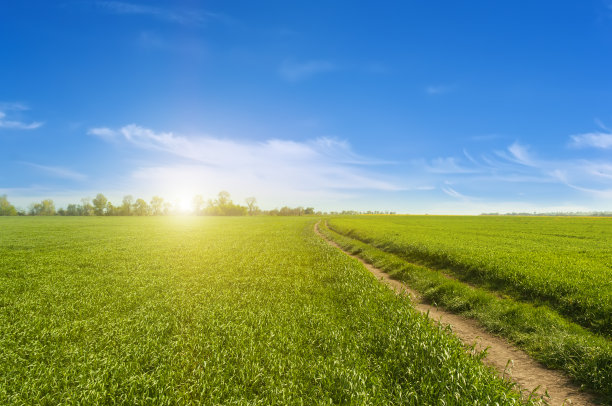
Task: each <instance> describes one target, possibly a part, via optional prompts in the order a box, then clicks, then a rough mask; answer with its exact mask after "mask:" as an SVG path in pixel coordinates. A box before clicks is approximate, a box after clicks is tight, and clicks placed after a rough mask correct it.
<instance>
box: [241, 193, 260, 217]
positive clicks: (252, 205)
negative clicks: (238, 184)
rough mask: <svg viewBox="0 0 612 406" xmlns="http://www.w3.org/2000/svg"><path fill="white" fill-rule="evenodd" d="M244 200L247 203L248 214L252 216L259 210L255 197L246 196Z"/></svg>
mask: <svg viewBox="0 0 612 406" xmlns="http://www.w3.org/2000/svg"><path fill="white" fill-rule="evenodd" d="M244 201H245V202H246V204H247V208H248V211H249V216H254V215H255V214H257V213H258V212H259V207H257V199H255V198H254V197H253V196H251V197H247V198H246V199H244Z"/></svg>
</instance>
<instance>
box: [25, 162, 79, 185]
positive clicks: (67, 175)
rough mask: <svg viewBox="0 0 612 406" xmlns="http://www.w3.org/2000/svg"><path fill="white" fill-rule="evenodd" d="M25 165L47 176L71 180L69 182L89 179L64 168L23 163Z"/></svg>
mask: <svg viewBox="0 0 612 406" xmlns="http://www.w3.org/2000/svg"><path fill="white" fill-rule="evenodd" d="M22 163H23V164H24V165H28V166H30V167H32V168H36V169H38V170H40V171H41V172H44V173H45V174H47V175H49V176H52V177H56V178H61V179H69V180H77V181H82V180H86V179H87V175H84V174H82V173H79V172H75V171H73V170H70V169H67V168H63V167H61V166H47V165H39V164H35V163H31V162H22Z"/></svg>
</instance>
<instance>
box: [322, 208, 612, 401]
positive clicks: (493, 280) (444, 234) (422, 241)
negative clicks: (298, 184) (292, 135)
mask: <svg viewBox="0 0 612 406" xmlns="http://www.w3.org/2000/svg"><path fill="white" fill-rule="evenodd" d="M328 227H329V229H328V230H327V231H326V232H327V233H328V235H329V236H330V237H331V238H333V239H335V240H336V241H337V242H339V243H341V245H342V246H343V247H345V248H347V249H349V250H351V251H353V252H355V253H357V254H359V255H360V256H361V257H363V258H364V259H366V260H367V261H368V262H371V263H374V264H375V265H376V266H378V267H380V268H382V269H384V270H385V271H387V272H388V273H390V274H392V275H393V276H394V277H395V278H397V279H400V280H404V281H405V282H407V283H408V284H409V285H411V286H412V287H413V288H415V289H417V290H419V291H421V292H422V293H423V294H424V296H425V298H427V299H428V300H429V301H430V302H433V303H436V304H438V305H441V306H442V307H445V308H447V309H450V310H452V311H455V312H457V313H462V314H465V315H466V316H469V317H473V318H476V319H477V320H479V321H480V322H481V324H483V325H484V326H485V327H486V328H488V329H489V330H491V331H494V332H496V333H499V334H501V335H503V336H506V337H507V338H509V339H510V340H512V341H514V342H515V343H517V344H518V345H519V346H521V347H523V348H524V349H526V350H527V351H528V352H529V353H530V354H532V356H534V357H535V358H537V359H539V360H540V361H542V362H543V363H544V364H546V365H548V366H550V367H552V368H557V369H562V370H565V371H566V372H567V373H568V374H569V375H571V376H572V377H574V378H575V379H576V380H577V381H579V382H581V383H582V384H583V385H584V386H586V387H590V388H592V389H594V390H595V391H596V392H598V393H600V394H603V395H605V396H606V397H608V399H612V344H611V340H610V339H611V337H612V219H611V218H560V217H484V216H483V217H458V216H457V217H445V216H359V217H337V218H332V219H330V220H329V221H328Z"/></svg>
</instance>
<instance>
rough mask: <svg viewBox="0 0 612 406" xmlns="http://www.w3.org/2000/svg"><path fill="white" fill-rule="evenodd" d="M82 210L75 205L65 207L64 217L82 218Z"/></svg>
mask: <svg viewBox="0 0 612 406" xmlns="http://www.w3.org/2000/svg"><path fill="white" fill-rule="evenodd" d="M82 215H83V208H82V207H81V206H79V205H76V204H69V205H68V206H66V216H82Z"/></svg>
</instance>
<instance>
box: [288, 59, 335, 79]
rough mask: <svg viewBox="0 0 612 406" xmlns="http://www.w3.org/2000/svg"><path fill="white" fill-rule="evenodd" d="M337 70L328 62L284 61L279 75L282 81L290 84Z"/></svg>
mask: <svg viewBox="0 0 612 406" xmlns="http://www.w3.org/2000/svg"><path fill="white" fill-rule="evenodd" d="M337 69H338V67H337V66H336V65H335V64H333V63H331V62H329V61H321V60H318V61H317V60H314V61H307V62H292V61H288V60H286V61H284V62H283V63H282V64H281V66H280V68H279V73H280V75H281V77H282V78H283V79H285V80H287V81H290V82H297V81H300V80H303V79H307V78H309V77H311V76H314V75H317V74H320V73H327V72H332V71H335V70H337Z"/></svg>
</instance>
